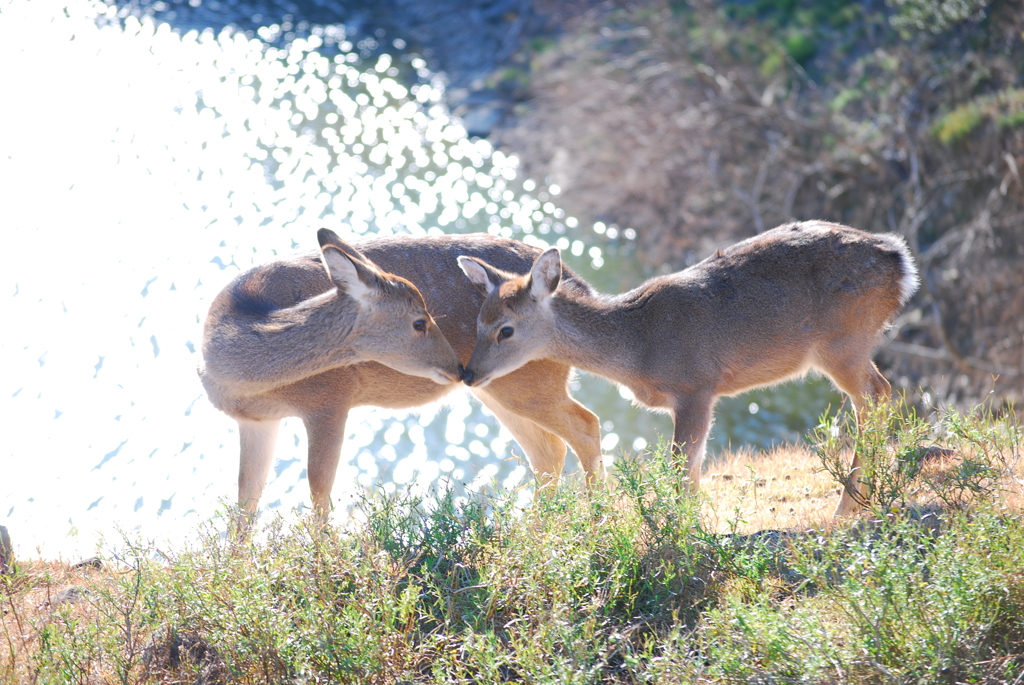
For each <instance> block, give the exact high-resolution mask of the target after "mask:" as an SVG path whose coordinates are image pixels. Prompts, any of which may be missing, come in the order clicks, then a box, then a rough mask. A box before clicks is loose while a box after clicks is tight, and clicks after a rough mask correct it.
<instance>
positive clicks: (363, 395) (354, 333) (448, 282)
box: [200, 230, 603, 515]
mask: <svg viewBox="0 0 1024 685" xmlns="http://www.w3.org/2000/svg"><path fill="white" fill-rule="evenodd" d="M319 238H320V243H321V246H322V247H321V252H322V254H319V255H318V254H315V253H314V254H307V255H302V256H298V257H295V258H294V259H290V260H283V261H277V262H273V263H271V264H267V265H264V266H260V267H256V268H254V269H252V270H250V271H248V272H246V273H244V274H242V275H240V276H238V277H237V278H236V279H235V280H234V281H232V282H231V283H230V284H228V286H227V287H226V288H225V289H224V290H223V291H222V292H221V293H220V294H219V295H218V296H217V298H216V299H215V300H214V302H213V305H212V306H211V307H210V313H209V316H208V317H207V320H206V326H205V331H204V339H203V360H204V366H203V368H201V369H200V376H201V378H202V381H203V385H204V386H205V387H206V390H207V394H208V395H209V397H210V400H211V401H212V402H213V404H214V405H215V406H216V407H217V408H219V409H221V410H222V411H224V412H226V413H227V414H229V415H230V416H232V417H233V418H235V419H236V420H237V421H238V424H239V434H240V443H241V458H240V466H239V476H238V502H239V505H240V506H242V507H243V508H244V509H245V510H246V511H248V512H249V513H250V514H252V513H254V512H255V511H256V507H257V504H258V502H259V498H260V495H261V494H262V492H263V487H264V485H265V483H266V478H267V474H268V472H269V470H270V466H271V463H272V461H273V450H274V443H275V441H276V438H277V429H278V425H279V423H280V420H281V419H282V418H284V417H286V416H299V417H301V418H302V420H303V422H304V423H305V426H306V431H307V434H308V438H309V455H308V460H309V461H308V468H307V473H308V477H309V485H310V490H311V494H312V499H313V505H314V508H315V510H316V511H317V512H318V513H319V514H321V515H326V513H327V512H328V511H329V509H330V495H331V490H332V487H333V484H334V477H335V472H336V470H337V466H338V460H339V457H340V452H341V444H342V440H343V438H344V434H345V420H346V418H347V416H348V412H349V410H350V409H351V408H353V407H357V406H366V405H370V406H379V407H387V408H394V409H398V408H408V407H416V406H420V405H423V404H427V403H429V402H432V401H434V400H436V399H438V398H440V397H442V396H443V395H445V394H446V393H448V392H450V391H451V390H453V389H454V388H456V387H459V386H458V385H457V384H456V382H457V381H458V380H459V378H460V372H461V367H460V365H459V361H460V357H461V359H462V360H463V361H465V360H466V359H468V358H469V355H470V352H471V350H472V347H473V343H474V340H475V335H474V331H475V323H476V315H477V313H478V312H479V310H480V305H481V304H482V302H483V297H482V295H481V294H479V293H478V292H477V291H476V289H475V288H473V286H472V285H471V284H470V283H469V282H467V281H466V279H465V278H463V276H462V274H461V273H460V272H459V270H458V266H457V263H456V256H457V255H460V254H470V255H473V256H476V257H479V258H481V259H486V260H487V261H489V262H492V263H495V264H498V265H499V267H500V268H506V269H511V270H525V269H529V267H530V265H531V264H532V263H533V261H534V259H536V257H537V255H538V254H540V250H537V249H536V248H531V247H529V246H526V245H523V244H522V243H517V242H514V241H510V240H503V239H500V238H494V237H491V236H486V235H484V236H438V237H421V238H414V237H409V236H394V237H390V238H376V239H369V240H365V241H362V242H360V243H359V249H358V250H357V249H356V248H354V247H352V246H350V245H346V244H345V243H344V242H342V241H341V240H340V239H339V238H338V237H337V236H336V235H334V234H333V233H332V232H330V231H327V230H321V231H320V233H319ZM407 279H408V280H407ZM574 279H575V277H574V276H573V275H572V274H571V273H570V272H568V271H567V272H566V280H567V282H573V281H574ZM413 283H415V284H416V285H413ZM428 311H429V312H430V314H428V313H427V312H428ZM431 314H432V315H433V318H432V317H431ZM453 348H454V349H453ZM569 371H570V369H569V367H568V366H567V365H565V364H559V363H557V362H551V361H538V362H535V363H531V364H526V365H525V366H523V368H521V369H519V370H518V371H516V372H515V373H512V374H509V375H508V376H507V377H506V378H503V379H500V380H499V381H498V382H496V383H494V384H492V385H491V386H490V387H488V388H486V389H479V390H476V391H474V394H475V395H476V396H477V397H478V398H479V399H480V400H481V401H482V402H483V403H484V404H485V405H486V406H487V407H488V408H489V409H491V411H493V412H494V414H495V415H496V416H497V417H498V419H499V420H500V421H501V422H502V423H503V424H505V426H506V427H507V428H508V429H509V431H510V432H511V433H512V435H513V436H514V437H515V438H516V440H517V441H518V442H519V444H520V446H521V447H522V448H523V450H524V452H525V453H526V456H527V458H528V460H529V462H530V465H531V466H532V467H533V470H534V472H535V473H536V474H537V475H538V476H540V477H541V478H542V479H544V478H548V477H557V476H558V475H559V474H560V473H561V471H562V466H563V464H564V461H565V453H566V443H568V444H569V445H570V446H571V447H572V448H573V450H574V451H575V452H576V454H577V455H578V456H579V458H580V460H581V462H582V464H583V467H584V469H585V470H586V471H587V473H588V474H595V477H597V476H599V475H601V474H603V470H602V465H601V449H600V428H599V423H598V420H597V417H596V416H594V415H593V414H592V413H591V412H589V411H588V410H587V409H585V408H584V407H582V406H581V405H580V404H578V403H577V402H575V401H574V400H573V399H572V398H571V397H569V395H568V393H567V388H566V384H567V380H568V376H569Z"/></svg>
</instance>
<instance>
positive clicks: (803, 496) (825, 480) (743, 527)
mask: <svg viewBox="0 0 1024 685" xmlns="http://www.w3.org/2000/svg"><path fill="white" fill-rule="evenodd" d="M969 456H975V455H969ZM961 459H962V456H961V455H960V454H952V455H947V456H937V457H935V458H933V459H930V460H929V461H928V463H927V464H926V465H925V467H924V469H923V471H922V474H921V479H922V480H925V481H929V482H933V483H936V484H941V483H942V482H943V481H944V480H945V479H946V478H947V477H948V475H949V474H951V473H952V472H953V470H954V469H955V468H956V466H957V465H958V464H959V463H960V461H961ZM1003 467H1005V469H1006V472H1005V473H1003V477H1002V478H1001V479H1000V480H999V481H998V482H997V483H995V487H997V488H998V489H999V499H1000V501H1002V502H1003V503H1004V504H1005V506H1006V507H1007V508H1009V509H1011V510H1014V511H1024V461H1022V460H1020V459H1014V458H1012V457H1011V458H1009V459H1008V460H1007V462H1006V463H1005V464H1004V465H1003ZM701 490H702V493H703V495H704V496H705V498H706V500H707V503H706V505H705V507H704V511H703V515H704V517H705V521H706V525H707V527H708V529H709V530H712V531H716V532H719V533H727V532H736V533H741V534H749V533H753V532H756V531H760V530H767V529H777V530H789V531H799V530H805V529H807V528H828V527H830V526H832V525H833V524H834V522H833V521H832V512H833V511H834V510H835V507H836V504H837V503H838V501H839V492H840V487H839V485H838V484H837V483H836V482H835V481H834V480H832V479H831V478H830V477H829V475H828V474H827V473H825V471H824V470H822V467H821V463H820V461H819V460H818V457H817V455H815V454H814V452H812V451H811V450H810V449H809V448H807V447H801V446H794V445H788V446H781V447H777V448H775V449H772V450H770V451H767V452H756V451H750V450H741V451H736V452H730V453H726V454H724V455H722V456H720V457H719V458H718V459H717V460H715V461H713V462H711V463H710V464H709V465H708V466H706V467H705V471H704V474H703V476H702V480H701ZM911 501H912V503H913V504H914V505H915V506H918V507H928V508H935V509H937V508H941V504H940V502H939V500H938V499H937V498H936V497H935V496H934V494H932V492H931V490H929V489H928V488H926V487H921V488H920V489H919V490H918V491H917V492H916V493H915V494H914V496H913V497H912V498H911Z"/></svg>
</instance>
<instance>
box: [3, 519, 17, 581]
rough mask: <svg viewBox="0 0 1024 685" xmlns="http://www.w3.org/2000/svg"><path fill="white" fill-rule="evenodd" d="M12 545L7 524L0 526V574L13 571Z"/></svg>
mask: <svg viewBox="0 0 1024 685" xmlns="http://www.w3.org/2000/svg"><path fill="white" fill-rule="evenodd" d="M14 570H15V568H14V546H13V545H12V544H11V536H10V533H8V532H7V526H0V574H3V573H14Z"/></svg>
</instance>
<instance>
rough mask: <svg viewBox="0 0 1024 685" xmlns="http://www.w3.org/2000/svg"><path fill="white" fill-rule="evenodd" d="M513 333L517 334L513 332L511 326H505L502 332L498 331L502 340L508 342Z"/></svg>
mask: <svg viewBox="0 0 1024 685" xmlns="http://www.w3.org/2000/svg"><path fill="white" fill-rule="evenodd" d="M513 333H515V331H514V330H512V327H511V326H505V327H504V328H502V329H501V330H500V331H498V337H499V338H501V339H502V340H506V339H508V338H511V337H512V334H513Z"/></svg>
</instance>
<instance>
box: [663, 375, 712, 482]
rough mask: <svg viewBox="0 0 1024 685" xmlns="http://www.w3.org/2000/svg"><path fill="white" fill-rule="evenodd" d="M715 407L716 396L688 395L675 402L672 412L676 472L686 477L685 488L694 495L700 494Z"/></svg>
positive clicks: (678, 398)
mask: <svg viewBox="0 0 1024 685" xmlns="http://www.w3.org/2000/svg"><path fill="white" fill-rule="evenodd" d="M714 406H715V398H714V397H713V396H706V395H686V396H682V397H677V398H676V402H675V407H674V409H673V412H672V414H673V420H674V422H675V428H674V430H673V435H672V453H673V456H674V457H675V458H676V465H677V470H678V471H679V472H680V473H685V477H686V486H687V488H688V489H689V491H690V493H691V494H696V493H697V492H698V491H699V490H700V470H701V466H702V465H703V463H704V448H705V446H706V445H707V441H708V431H710V430H711V417H712V410H713V409H714Z"/></svg>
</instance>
